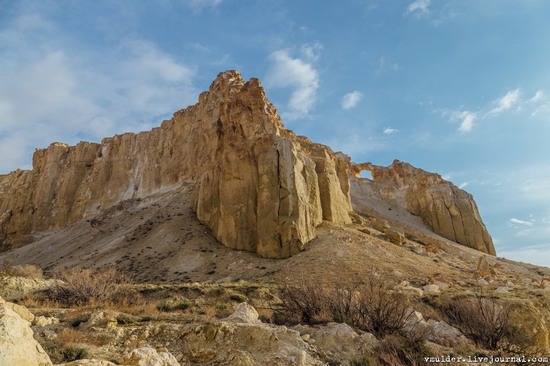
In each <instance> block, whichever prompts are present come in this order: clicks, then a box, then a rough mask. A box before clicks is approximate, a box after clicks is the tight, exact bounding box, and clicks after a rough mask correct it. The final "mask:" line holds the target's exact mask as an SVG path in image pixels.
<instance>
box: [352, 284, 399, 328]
mask: <svg viewBox="0 0 550 366" xmlns="http://www.w3.org/2000/svg"><path fill="white" fill-rule="evenodd" d="M357 301H358V304H357V312H358V314H357V315H356V317H357V319H358V320H357V321H356V323H355V326H356V327H358V328H360V329H362V330H366V331H368V332H371V333H373V334H374V335H376V336H377V337H379V338H382V337H384V336H385V335H387V334H392V333H396V332H398V331H399V330H401V328H403V326H404V325H405V321H406V319H407V315H408V301H407V298H406V297H405V296H404V295H402V294H400V293H396V292H394V291H393V290H392V287H391V285H390V284H389V283H387V282H385V281H384V280H383V279H382V278H381V277H380V276H379V275H377V274H375V273H371V274H370V275H369V277H368V279H367V281H366V283H365V284H364V285H362V286H361V287H360V290H359V296H358V300H357Z"/></svg>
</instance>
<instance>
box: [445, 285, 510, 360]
mask: <svg viewBox="0 0 550 366" xmlns="http://www.w3.org/2000/svg"><path fill="white" fill-rule="evenodd" d="M442 310H443V313H444V315H445V316H446V317H447V319H448V320H449V322H450V323H451V324H453V325H454V326H456V327H457V328H458V329H460V331H461V332H462V333H464V335H465V336H467V337H468V338H470V339H472V340H473V341H474V342H475V343H476V344H477V345H479V346H482V347H485V348H487V349H491V350H496V349H498V348H499V345H500V344H501V341H502V340H503V339H504V338H505V337H506V336H507V335H508V334H511V333H512V325H511V321H510V310H511V307H510V306H509V305H504V306H503V305H499V304H498V303H497V301H496V300H495V299H494V298H484V297H483V296H482V295H481V294H479V295H477V296H476V297H475V298H455V299H452V300H451V301H449V302H447V303H446V304H444V305H443V307H442Z"/></svg>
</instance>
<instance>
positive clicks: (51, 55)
mask: <svg viewBox="0 0 550 366" xmlns="http://www.w3.org/2000/svg"><path fill="white" fill-rule="evenodd" d="M63 37H67V35H64V36H63ZM0 38H1V39H2V40H3V46H4V47H5V49H6V52H5V53H4V55H5V56H4V58H3V59H2V60H0V65H1V66H2V67H3V69H4V71H5V72H3V73H0V156H2V157H3V158H2V159H1V161H0V172H8V171H11V170H14V169H16V168H29V167H30V166H29V165H30V161H31V158H32V151H33V150H34V148H35V147H45V146H48V145H49V144H50V143H51V142H54V141H60V142H66V143H69V144H74V143H77V142H78V141H80V140H94V141H97V140H99V139H101V138H103V137H107V136H111V135H113V134H115V133H122V132H127V131H140V130H145V129H149V128H151V127H153V126H156V125H158V124H159V123H160V122H161V121H162V119H163V118H165V117H167V116H168V115H169V113H172V112H173V111H175V110H177V109H179V108H181V107H183V106H185V105H186V104H188V103H190V102H192V101H193V100H195V98H196V92H195V90H194V88H193V85H192V81H193V77H194V74H195V70H194V69H193V68H191V67H189V66H187V65H185V64H183V63H181V62H179V61H176V60H175V59H174V58H173V57H172V56H170V55H168V54H166V53H164V52H162V51H161V50H160V49H158V47H156V45H154V44H152V43H149V42H145V41H139V40H134V41H128V42H126V43H122V44H119V47H118V50H117V53H115V54H114V55H105V54H103V53H100V52H98V51H97V50H95V49H91V48H88V47H87V46H86V44H78V43H76V42H67V46H64V47H61V46H60V45H59V44H58V43H56V41H57V40H59V35H58V34H57V33H56V29H55V27H52V26H50V25H49V23H48V22H47V21H46V20H41V19H40V18H37V17H25V19H23V20H19V21H15V22H14V23H13V25H12V26H11V27H10V28H8V29H6V30H4V31H3V32H2V33H1V34H0ZM38 39H40V40H41V42H38V43H39V44H40V47H37V46H36V44H37V40H38ZM69 45H70V46H69ZM75 47H78V48H75ZM28 131H40V133H28Z"/></svg>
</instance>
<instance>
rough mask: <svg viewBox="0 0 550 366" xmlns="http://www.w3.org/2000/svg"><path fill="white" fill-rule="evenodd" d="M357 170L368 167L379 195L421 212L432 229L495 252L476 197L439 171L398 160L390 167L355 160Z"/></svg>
mask: <svg viewBox="0 0 550 366" xmlns="http://www.w3.org/2000/svg"><path fill="white" fill-rule="evenodd" d="M351 170H352V172H353V173H354V174H357V173H359V172H360V171H362V170H368V171H370V172H371V174H372V182H371V187H372V190H373V191H374V192H376V193H377V194H378V195H379V196H380V197H382V198H383V199H385V200H388V201H392V202H395V203H397V204H399V205H400V206H402V207H404V208H405V209H407V210H408V211H409V212H411V213H412V214H414V215H417V216H420V217H421V218H422V219H423V221H424V222H425V223H426V224H427V225H428V226H430V227H431V228H432V230H433V231H434V232H435V233H436V234H439V235H441V236H443V237H445V238H447V239H449V240H452V241H455V242H457V243H459V244H462V245H465V246H468V247H470V248H474V249H477V250H479V251H482V252H485V253H488V254H492V255H495V254H496V253H495V248H494V246H493V241H492V239H491V236H490V235H489V233H488V232H487V228H486V227H485V225H484V224H483V221H482V220H481V217H480V215H479V212H478V209H477V205H476V203H475V201H474V199H473V197H472V196H471V195H470V194H469V193H467V192H465V191H463V190H462V189H460V188H458V187H456V186H455V185H453V184H452V183H451V182H447V181H446V180H444V179H443V178H441V176H440V175H438V174H434V173H429V172H426V171H424V170H422V169H418V168H415V167H413V166H412V165H410V164H408V163H403V162H400V161H398V160H395V161H394V162H393V163H392V164H391V165H390V166H389V167H382V166H376V165H373V164H370V163H364V164H357V165H355V164H352V168H351Z"/></svg>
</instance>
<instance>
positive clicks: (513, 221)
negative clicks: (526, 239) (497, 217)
mask: <svg viewBox="0 0 550 366" xmlns="http://www.w3.org/2000/svg"><path fill="white" fill-rule="evenodd" d="M510 222H511V223H513V224H518V225H524V226H533V225H534V224H533V223H532V222H530V221H524V220H520V219H516V218H515V217H512V218H511V219H510Z"/></svg>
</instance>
